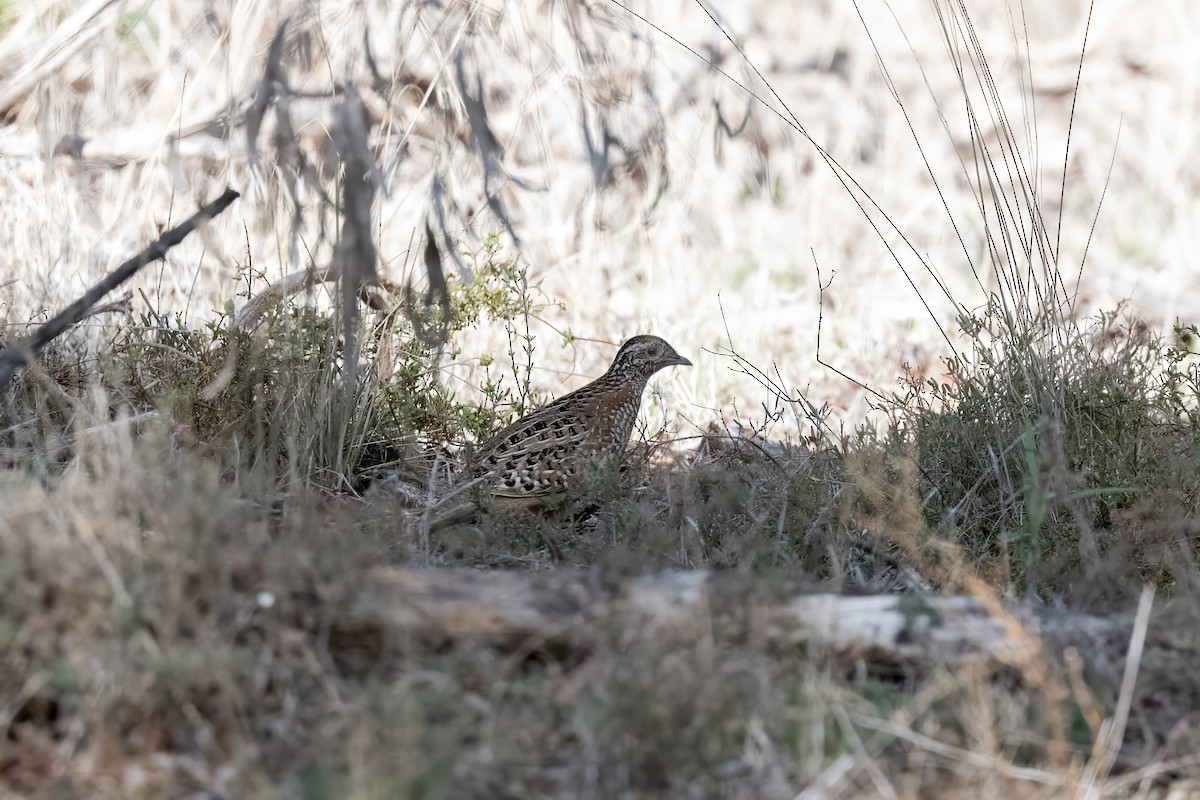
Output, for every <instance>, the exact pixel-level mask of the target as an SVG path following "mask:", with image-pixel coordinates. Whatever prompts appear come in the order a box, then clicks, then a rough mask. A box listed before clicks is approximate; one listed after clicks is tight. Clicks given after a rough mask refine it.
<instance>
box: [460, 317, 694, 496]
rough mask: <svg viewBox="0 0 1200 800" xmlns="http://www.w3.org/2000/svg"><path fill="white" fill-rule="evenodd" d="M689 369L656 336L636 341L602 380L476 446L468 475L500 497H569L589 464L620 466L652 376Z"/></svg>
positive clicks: (621, 352) (623, 347) (624, 348)
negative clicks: (669, 369) (672, 369)
mask: <svg viewBox="0 0 1200 800" xmlns="http://www.w3.org/2000/svg"><path fill="white" fill-rule="evenodd" d="M691 363H692V362H690V361H688V360H687V359H686V358H684V357H683V356H681V355H679V354H678V353H676V352H675V350H674V348H672V347H671V345H669V344H667V343H666V342H665V341H663V340H662V339H660V338H658V337H657V336H635V337H633V338H632V339H630V340H629V341H627V342H625V344H623V345H621V349H620V350H618V351H617V355H616V357H615V358H614V359H613V363H612V366H610V367H609V368H608V371H607V372H605V373H604V374H603V375H602V376H600V377H599V378H597V379H596V380H594V381H592V382H591V383H589V384H588V385H587V386H584V387H583V388H581V389H576V390H575V391H573V392H571V393H569V394H565V395H563V396H562V397H560V398H558V399H557V400H555V401H554V402H552V403H550V404H548V405H546V406H544V407H542V408H540V409H538V410H537V411H534V412H532V413H530V414H528V415H526V416H524V417H522V418H521V419H519V420H517V421H516V422H514V423H513V424H511V425H509V426H508V427H507V428H505V429H504V430H502V431H500V433H498V434H496V435H495V436H494V437H492V438H491V439H489V440H488V441H486V442H484V443H483V444H481V445H480V446H479V447H478V448H477V449H476V451H475V453H474V456H473V458H472V459H471V462H470V464H469V466H468V474H469V476H470V477H472V478H479V479H483V481H484V483H485V485H486V486H487V490H486V491H487V492H489V493H490V494H492V495H494V496H496V497H498V498H508V499H511V500H525V501H533V502H536V501H537V499H539V498H544V497H547V496H550V495H558V494H563V493H565V492H567V491H568V490H569V489H570V487H571V485H572V484H573V483H575V482H576V481H577V480H578V479H579V478H580V477H581V476H582V475H583V474H584V472H585V471H586V470H587V469H589V468H590V467H592V466H593V465H615V464H617V463H618V462H619V461H620V459H621V455H622V454H623V453H624V451H625V446H626V444H627V443H628V442H629V436H630V434H631V433H632V432H633V424H634V422H635V420H636V419H637V413H638V408H639V407H640V406H641V402H642V392H643V391H644V390H645V388H646V382H647V381H649V380H650V377H651V376H652V375H654V373H656V372H658V371H659V370H660V369H663V368H664V367H669V366H676V365H678V366H690V365H691Z"/></svg>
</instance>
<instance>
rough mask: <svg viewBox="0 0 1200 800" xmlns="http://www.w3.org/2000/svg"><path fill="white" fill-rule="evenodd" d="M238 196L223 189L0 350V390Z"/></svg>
mask: <svg viewBox="0 0 1200 800" xmlns="http://www.w3.org/2000/svg"><path fill="white" fill-rule="evenodd" d="M238 197H240V195H239V194H238V193H237V192H236V191H234V190H233V189H226V190H225V193H224V194H222V195H221V196H220V197H218V198H217V199H216V200H213V201H212V202H211V203H209V204H208V205H206V206H203V207H201V209H200V210H199V211H197V212H196V213H195V214H193V215H192V216H190V217H188V218H187V220H185V221H184V222H183V223H182V224H180V225H177V226H176V227H174V228H171V229H170V230H169V231H166V232H165V233H163V235H162V236H159V237H158V240H157V241H155V242H154V244H152V245H150V246H149V247H147V248H146V249H145V250H143V251H142V252H140V253H138V254H137V255H136V256H134V257H133V258H130V259H128V260H127V261H125V262H124V263H123V264H121V266H119V267H117V268H116V269H115V270H113V271H112V272H110V273H109V274H108V275H106V276H105V277H104V279H103V280H101V281H100V282H99V283H97V284H96V285H95V286H93V287H92V288H91V289H88V290H87V292H85V293H84V295H83V296H82V297H80V298H79V299H78V300H76V301H75V302H74V303H72V304H71V305H69V306H67V307H66V308H65V309H63V310H62V311H60V312H59V313H58V315H57V316H55V317H54V318H53V319H51V320H50V321H49V322H47V323H46V324H45V325H42V326H41V327H40V328H38V329H37V330H36V331H34V332H33V335H32V336H30V337H29V338H27V339H24V340H22V341H19V342H17V343H16V344H14V345H12V346H10V347H6V348H4V349H3V350H0V390H4V389H5V388H7V386H8V383H9V380H10V379H11V378H12V376H13V375H14V374H15V373H16V371H17V370H18V369H19V368H20V367H22V366H24V365H25V364H28V363H29V362H30V361H32V360H33V358H34V356H36V355H37V354H38V351H40V350H41V349H42V348H43V347H45V346H46V345H48V344H49V343H50V342H52V341H54V339H56V338H57V337H59V336H60V335H62V333H63V332H64V331H66V330H67V329H68V328H70V327H71V326H72V325H75V324H76V323H78V322H79V321H80V320H82V319H84V318H85V317H86V316H87V315H88V313H89V312H90V311H91V309H92V306H94V305H96V303H97V302H99V301H100V299H101V298H102V297H104V295H106V294H108V293H109V292H111V291H112V290H113V289H116V288H117V287H118V286H120V285H121V284H122V283H124V282H125V281H127V280H129V279H130V278H132V277H133V276H134V275H136V274H137V272H138V270H140V269H141V268H142V267H144V266H146V265H147V264H151V263H153V262H155V261H159V260H161V259H164V258H166V255H167V251H168V250H170V249H171V248H172V247H174V246H175V245H177V244H179V243H180V242H182V241H183V240H184V239H186V238H187V236H188V234H190V233H191V232H192V231H194V230H196V228H198V227H199V226H200V225H201V224H202V223H203V222H204V221H207V220H210V219H212V218H213V217H215V216H217V215H218V214H220V213H221V212H222V211H224V210H225V209H226V208H228V207H229V205H230V204H231V203H232V202H233V201H234V200H236V199H237V198H238Z"/></svg>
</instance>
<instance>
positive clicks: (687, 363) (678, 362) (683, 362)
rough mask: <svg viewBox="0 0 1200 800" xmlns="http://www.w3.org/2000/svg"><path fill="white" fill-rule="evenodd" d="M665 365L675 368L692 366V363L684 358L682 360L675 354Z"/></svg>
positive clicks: (681, 357)
mask: <svg viewBox="0 0 1200 800" xmlns="http://www.w3.org/2000/svg"><path fill="white" fill-rule="evenodd" d="M667 364H669V365H672V366H676V367H690V366H691V365H692V362H690V361H688V360H687V359H686V358H684V357H683V356H681V355H679V354H678V353H676V354H675V357H674V358H672V359H671V360H670V361H668V362H667Z"/></svg>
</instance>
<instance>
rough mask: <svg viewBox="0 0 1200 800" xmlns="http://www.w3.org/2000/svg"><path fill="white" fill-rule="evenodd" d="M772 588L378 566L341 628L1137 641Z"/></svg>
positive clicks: (736, 578)
mask: <svg viewBox="0 0 1200 800" xmlns="http://www.w3.org/2000/svg"><path fill="white" fill-rule="evenodd" d="M769 594H773V595H774V596H768V597H764V596H762V595H763V592H762V587H761V586H756V585H755V581H754V580H753V579H752V578H751V577H750V576H746V575H741V574H737V573H732V572H728V573H727V572H701V571H696V572H668V573H659V574H652V575H645V576H640V577H636V578H632V579H628V580H624V581H615V582H614V581H611V580H606V579H605V578H604V577H602V576H601V575H600V574H599V573H597V572H594V571H584V570H555V571H552V572H544V573H522V572H507V571H480V570H466V569H450V570H420V569H394V568H380V569H377V570H375V571H373V572H372V573H371V574H370V575H369V576H368V577H367V579H366V581H365V582H364V584H363V588H362V590H361V592H360V593H359V594H358V595H357V602H356V603H355V613H354V614H353V620H352V621H351V620H347V623H348V627H347V628H345V629H343V632H347V633H348V632H349V628H357V629H358V630H360V631H361V630H362V629H363V628H362V626H364V625H365V626H367V627H369V628H372V629H374V630H376V633H377V634H378V635H382V637H384V638H385V639H389V640H392V641H398V642H412V641H414V640H417V641H430V640H433V641H444V640H455V639H472V640H476V641H481V642H484V643H487V644H490V645H493V646H495V647H498V648H502V649H506V650H516V649H528V648H531V647H532V648H537V649H543V650H546V651H549V652H552V653H553V652H564V651H575V650H578V649H581V648H582V649H589V648H590V646H591V645H592V644H593V643H594V642H595V640H596V639H597V638H598V637H600V636H602V635H604V632H605V631H607V630H613V629H614V626H617V629H620V630H632V631H638V632H640V633H642V634H644V635H647V636H656V635H661V636H664V637H668V636H687V637H703V636H711V635H714V634H719V635H721V636H724V637H730V638H734V639H743V640H747V641H753V642H757V643H759V644H761V645H764V646H770V647H807V648H821V649H824V650H827V651H831V652H835V653H839V654H847V655H852V656H856V655H866V654H874V655H880V656H887V657H890V658H892V659H895V660H897V661H900V662H905V663H916V664H954V663H958V662H962V661H966V660H969V661H972V662H977V663H978V662H984V663H992V664H1010V665H1013V666H1018V667H1020V666H1024V665H1026V664H1028V663H1029V659H1040V658H1041V656H1042V654H1043V653H1044V652H1045V651H1047V650H1050V651H1061V650H1062V649H1064V648H1066V647H1076V648H1077V649H1079V650H1080V651H1081V652H1090V653H1094V654H1097V655H1099V654H1100V653H1101V652H1103V651H1107V650H1111V647H1108V646H1107V645H1111V644H1112V643H1113V642H1122V643H1123V642H1125V641H1127V640H1128V637H1129V632H1130V630H1131V628H1132V623H1131V620H1128V619H1125V620H1116V621H1114V620H1109V619H1104V618H1100V617H1094V616H1090V615H1086V614H1080V613H1073V612H1065V611H1061V610H1054V609H1048V608H1045V607H1032V606H1028V605H1021V604H1010V603H1001V602H1000V601H999V600H997V599H996V598H994V597H992V598H987V597H983V598H981V597H970V596H936V595H915V594H899V595H863V596H847V595H837V594H828V593H822V594H805V593H803V592H800V593H792V594H789V593H788V592H787V591H781V590H780V589H779V588H775V589H772V590H771V592H769ZM351 638H353V637H351ZM1085 648H1086V650H1085ZM1112 655H1115V654H1109V657H1111V656H1112Z"/></svg>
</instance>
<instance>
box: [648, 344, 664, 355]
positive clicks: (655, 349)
mask: <svg viewBox="0 0 1200 800" xmlns="http://www.w3.org/2000/svg"><path fill="white" fill-rule="evenodd" d="M646 355H648V356H650V357H651V358H661V357H662V348H661V347H659V346H658V345H654V346H653V347H651V348H650V349H649V350H648V351H646Z"/></svg>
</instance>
